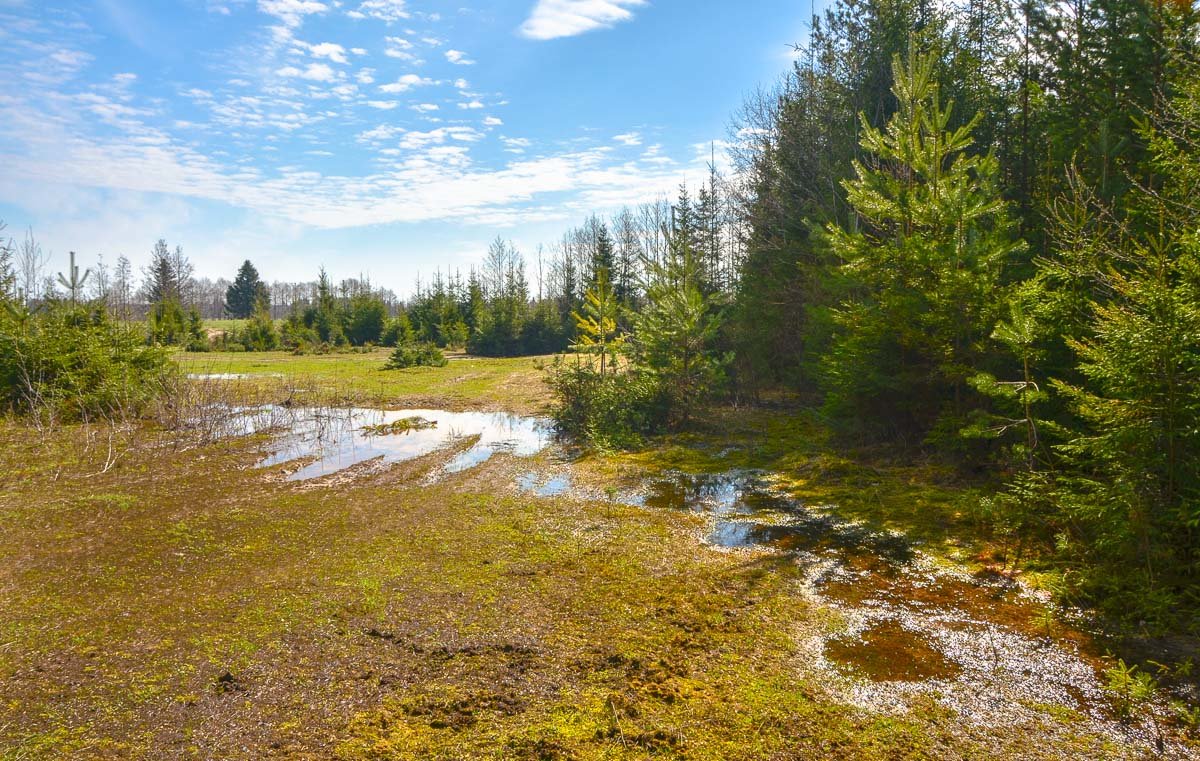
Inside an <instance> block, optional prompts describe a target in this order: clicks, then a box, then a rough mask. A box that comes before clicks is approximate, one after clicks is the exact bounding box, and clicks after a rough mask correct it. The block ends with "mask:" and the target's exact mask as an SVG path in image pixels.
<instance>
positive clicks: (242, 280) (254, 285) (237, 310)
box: [225, 259, 267, 319]
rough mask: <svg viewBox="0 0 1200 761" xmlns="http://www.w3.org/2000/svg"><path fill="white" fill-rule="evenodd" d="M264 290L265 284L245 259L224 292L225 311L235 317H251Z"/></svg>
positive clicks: (265, 288)
mask: <svg viewBox="0 0 1200 761" xmlns="http://www.w3.org/2000/svg"><path fill="white" fill-rule="evenodd" d="M266 291H267V286H266V284H265V283H263V281H262V280H261V279H260V278H259V276H258V270H257V269H255V268H254V265H253V264H251V263H250V260H249V259H247V260H246V261H245V262H243V263H242V266H241V268H239V269H238V273H237V276H236V277H235V278H234V280H233V284H232V285H230V286H229V289H228V290H227V291H226V292H225V313H226V314H227V315H229V316H230V317H233V318H236V319H247V318H249V317H251V316H252V315H253V314H254V310H255V309H256V308H257V307H258V302H259V300H260V298H261V297H262V296H263V295H264V294H265V293H266Z"/></svg>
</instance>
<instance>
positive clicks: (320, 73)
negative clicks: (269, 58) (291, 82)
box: [275, 63, 340, 82]
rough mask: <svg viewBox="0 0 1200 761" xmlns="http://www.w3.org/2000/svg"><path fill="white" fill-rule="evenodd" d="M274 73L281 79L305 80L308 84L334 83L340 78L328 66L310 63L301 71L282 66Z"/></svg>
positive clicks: (293, 67)
mask: <svg viewBox="0 0 1200 761" xmlns="http://www.w3.org/2000/svg"><path fill="white" fill-rule="evenodd" d="M275 73H276V74H278V75H279V76H281V77H288V78H295V79H306V80H308V81H310V82H335V81H337V79H338V78H339V76H340V75H339V72H336V71H334V70H333V69H332V68H331V67H330V66H329V64H325V63H310V64H309V65H308V66H306V67H305V68H303V69H298V68H296V67H295V66H284V67H283V68H282V69H279V70H277V71H276V72H275Z"/></svg>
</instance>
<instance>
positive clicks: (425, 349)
mask: <svg viewBox="0 0 1200 761" xmlns="http://www.w3.org/2000/svg"><path fill="white" fill-rule="evenodd" d="M445 365H446V355H445V354H442V350H441V349H439V348H438V347H436V346H434V345H433V344H430V343H406V344H401V345H400V346H397V347H396V350H395V351H393V352H392V356H391V357H389V358H388V361H387V364H386V365H385V366H384V369H385V370H403V369H404V368H407V367H444V366H445Z"/></svg>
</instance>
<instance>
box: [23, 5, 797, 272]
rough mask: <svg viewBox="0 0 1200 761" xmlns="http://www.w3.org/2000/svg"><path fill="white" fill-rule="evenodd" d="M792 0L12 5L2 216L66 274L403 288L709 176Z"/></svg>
mask: <svg viewBox="0 0 1200 761" xmlns="http://www.w3.org/2000/svg"><path fill="white" fill-rule="evenodd" d="M809 14H810V7H809V6H808V4H803V7H801V5H800V4H796V3H787V2H782V1H781V0H742V1H741V2H696V1H695V0H499V1H497V2H487V3H462V2H458V3H455V2H440V1H439V0H174V1H170V0H93V1H92V2H61V1H59V0H0V165H2V167H3V168H2V169H0V219H2V220H4V221H5V222H7V223H8V226H9V229H8V230H7V231H6V233H5V234H10V235H16V236H19V235H20V234H21V232H22V231H23V230H24V229H25V228H26V227H29V226H32V227H33V230H34V233H35V235H36V237H37V238H38V239H39V240H40V241H41V242H42V243H43V245H44V246H45V247H46V248H47V249H49V250H51V251H52V252H53V253H54V260H53V262H52V267H53V268H54V269H56V270H57V269H60V268H63V267H64V266H65V265H64V262H65V259H66V252H67V251H68V250H75V251H77V252H78V253H79V254H80V256H81V258H82V260H83V261H84V262H90V261H92V260H94V258H95V256H96V255H97V254H103V255H104V256H105V258H106V260H107V261H108V262H110V263H111V262H113V261H115V259H116V257H117V256H118V255H120V254H125V255H127V256H129V257H130V258H131V259H132V260H133V261H134V263H135V264H137V265H140V264H142V263H144V262H145V260H146V259H147V258H148V252H149V250H150V248H151V246H152V244H153V242H154V241H155V240H156V239H157V238H159V237H164V238H166V239H167V240H168V241H169V242H170V243H171V244H172V245H174V244H181V245H183V246H184V249H185V251H186V252H187V253H188V254H189V256H190V257H191V258H192V260H193V262H194V263H195V264H196V266H197V271H198V274H201V275H207V276H211V277H217V276H226V277H230V276H232V274H233V272H234V271H235V270H236V267H237V265H238V264H239V263H240V262H241V261H242V260H243V259H246V258H249V259H251V260H253V261H254V262H255V263H256V264H257V265H258V267H259V269H260V271H261V272H262V274H263V276H264V277H265V278H267V279H271V280H274V279H281V280H301V279H310V278H311V277H313V276H314V274H315V272H316V270H317V268H318V266H320V265H321V264H324V265H325V266H326V267H327V268H328V269H329V271H330V273H331V274H332V275H334V276H335V277H349V276H352V275H357V274H360V273H363V274H369V275H370V276H371V277H372V279H373V280H375V281H377V282H380V283H382V284H384V285H387V286H389V287H392V288H393V289H395V290H397V291H398V292H402V293H403V292H407V291H408V290H409V289H410V288H411V285H412V283H413V281H414V280H415V277H416V275H417V273H418V271H419V272H421V273H424V274H428V273H430V272H431V271H432V270H434V269H435V268H437V267H439V266H440V267H441V268H442V269H443V270H446V269H454V268H456V267H457V268H462V269H464V270H465V269H466V268H467V267H468V266H470V265H471V264H472V263H475V262H477V261H478V260H479V259H480V258H481V257H482V254H483V252H484V250H485V249H486V246H487V243H488V242H489V241H490V240H491V239H492V238H494V237H495V236H496V235H497V234H499V235H502V236H504V237H506V238H511V239H512V240H513V241H514V242H516V243H517V245H518V247H520V248H521V249H522V250H523V251H525V252H526V254H530V253H532V251H533V249H534V247H535V246H536V245H537V244H538V243H539V242H545V243H550V242H552V241H553V240H554V239H556V238H557V237H558V236H559V235H560V234H561V232H562V231H563V230H564V229H565V228H566V227H568V226H570V225H572V224H575V223H577V222H579V221H581V220H582V218H583V217H584V216H586V215H587V214H588V213H589V212H591V211H593V210H595V211H600V212H605V211H608V210H611V209H613V208H615V207H617V206H619V205H621V204H623V203H630V204H632V203H638V202H641V201H645V200H651V199H653V198H654V197H656V196H658V195H660V194H662V193H666V192H673V188H674V187H675V186H677V185H678V183H680V182H681V181H685V180H687V179H688V178H696V177H699V176H700V175H701V173H702V172H703V169H704V165H705V163H706V162H707V160H708V146H709V144H710V142H711V141H714V140H716V141H720V140H723V139H724V138H726V137H727V134H728V127H729V123H730V116H731V114H732V113H734V112H735V111H736V109H737V108H738V106H739V105H740V103H741V102H742V100H743V98H744V96H745V94H746V93H748V92H750V91H752V90H754V89H755V88H756V87H758V86H760V85H762V86H769V85H770V84H771V83H772V82H774V81H775V80H776V79H777V78H778V76H779V75H780V74H781V73H782V72H783V71H784V70H785V69H786V68H787V67H788V66H789V65H790V49H789V45H790V44H791V43H793V42H797V41H802V40H803V39H804V38H805V37H806V35H807V19H808V17H809Z"/></svg>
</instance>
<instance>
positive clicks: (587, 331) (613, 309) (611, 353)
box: [572, 268, 624, 375]
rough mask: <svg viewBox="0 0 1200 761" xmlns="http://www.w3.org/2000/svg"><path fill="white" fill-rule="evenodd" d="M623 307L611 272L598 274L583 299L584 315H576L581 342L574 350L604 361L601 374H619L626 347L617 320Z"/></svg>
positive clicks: (602, 270)
mask: <svg viewBox="0 0 1200 761" xmlns="http://www.w3.org/2000/svg"><path fill="white" fill-rule="evenodd" d="M619 314H620V304H619V303H618V302H617V298H616V295H615V294H614V293H613V288H612V283H610V282H609V280H608V270H606V269H603V268H601V269H600V270H599V271H598V272H597V273H596V282H595V284H594V285H593V286H592V287H591V288H589V289H588V291H587V293H585V294H584V297H583V308H582V312H575V313H573V315H572V316H573V317H574V318H575V328H576V334H577V335H578V338H577V339H576V342H575V344H574V346H573V347H572V348H574V349H575V351H578V352H580V353H582V354H595V355H597V356H599V357H600V374H601V375H603V374H604V373H605V372H609V371H612V372H616V370H617V352H618V351H619V350H620V347H621V345H622V344H623V343H624V337H623V335H622V334H621V331H620V327H619V326H618V325H617V316H618V315H619Z"/></svg>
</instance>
